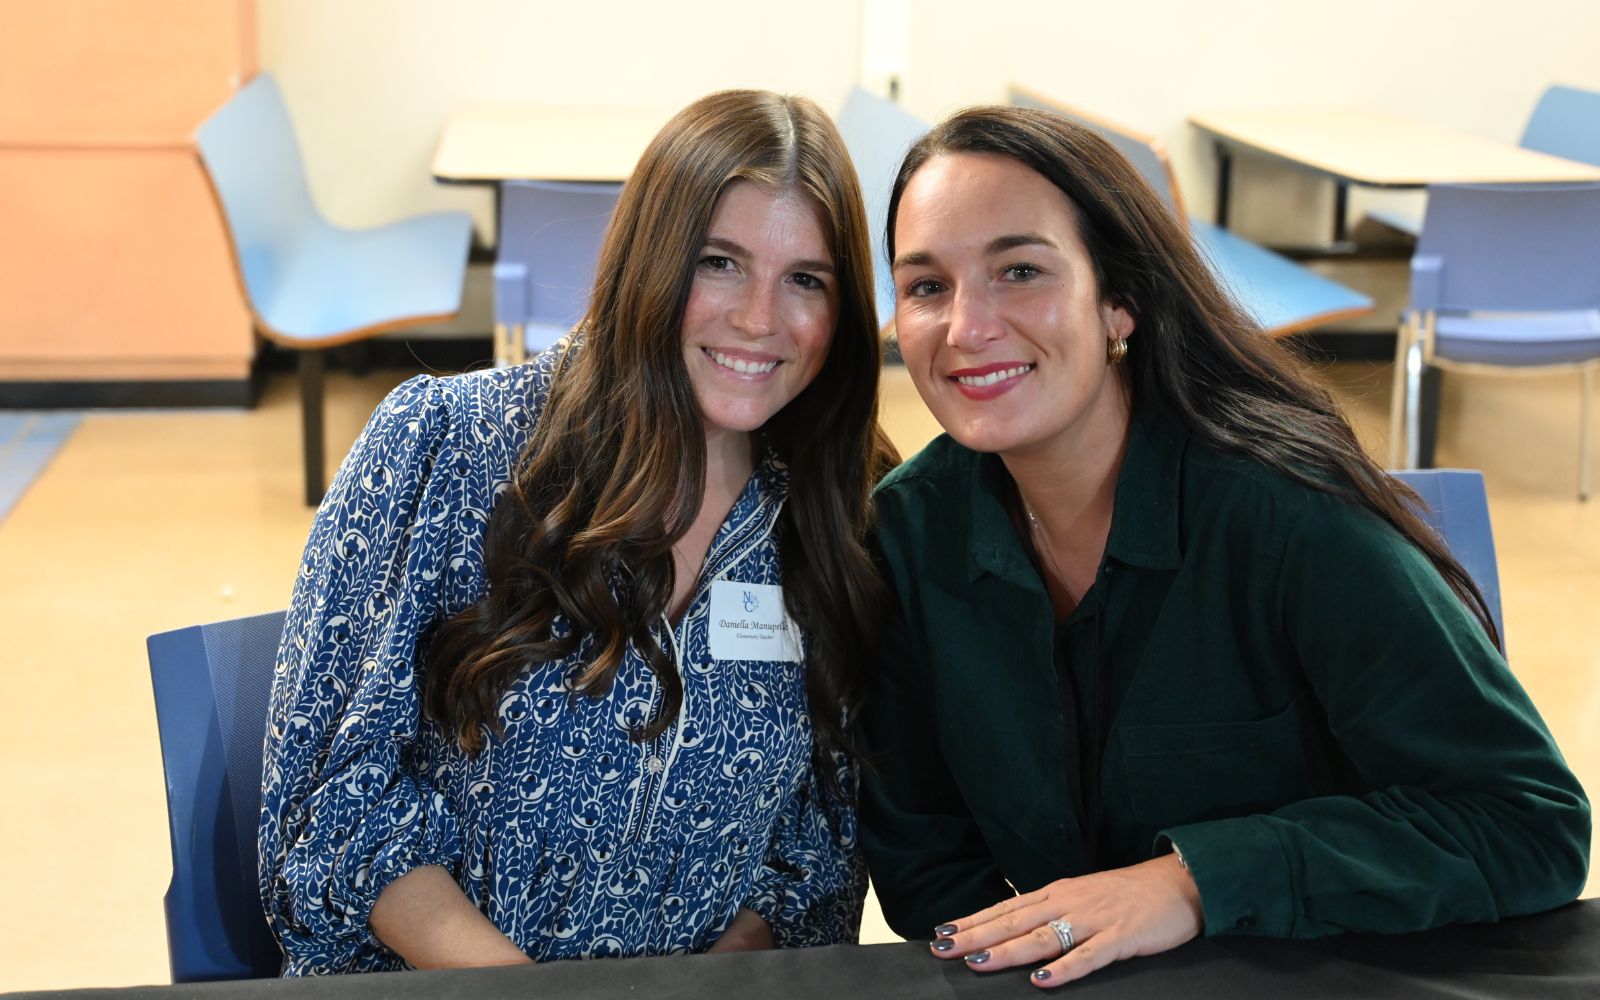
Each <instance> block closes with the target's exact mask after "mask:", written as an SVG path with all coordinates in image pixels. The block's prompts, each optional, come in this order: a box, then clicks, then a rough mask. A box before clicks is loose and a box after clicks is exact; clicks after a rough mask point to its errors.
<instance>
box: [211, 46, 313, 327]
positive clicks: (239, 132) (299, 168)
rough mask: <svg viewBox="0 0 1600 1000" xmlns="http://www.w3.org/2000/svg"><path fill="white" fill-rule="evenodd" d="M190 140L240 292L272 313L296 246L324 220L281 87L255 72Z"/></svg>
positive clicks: (265, 312)
mask: <svg viewBox="0 0 1600 1000" xmlns="http://www.w3.org/2000/svg"><path fill="white" fill-rule="evenodd" d="M195 144H196V145H197V146H198V147H199V149H200V157H201V159H203V160H204V161H205V165H206V171H207V172H208V173H209V174H210V175H211V183H212V186H213V187H214V188H215V190H216V192H217V199H218V201H220V202H221V204H222V211H223V214H225V215H226V216H227V219H228V229H229V232H230V235H231V237H232V239H233V244H234V252H235V255H236V257H237V259H238V262H239V270H240V273H241V276H242V277H243V279H244V285H245V292H246V294H247V295H248V296H249V297H250V302H251V304H252V305H253V306H254V308H255V312H256V314H257V315H259V316H262V317H265V318H268V319H269V320H270V319H271V317H272V314H273V310H272V302H271V290H272V289H274V288H278V287H281V286H282V285H283V284H284V283H285V281H286V279H287V275H286V274H285V269H286V268H287V267H289V266H290V264H291V263H292V262H293V261H294V260H295V258H296V252H297V250H298V248H299V247H301V246H303V245H304V244H305V243H306V242H307V241H308V240H310V239H312V238H314V236H315V235H316V234H317V232H318V231H319V230H323V229H326V228H328V223H327V222H326V221H325V220H324V219H323V218H322V216H321V214H319V213H318V212H317V206H316V202H314V201H313V200H312V197H311V188H310V187H309V186H308V185H307V183H306V175H305V167H304V164H303V163H302V162H301V159H300V143H299V140H297V139H296V138H295V134H294V125H293V123H292V122H291V121H290V119H289V108H288V106H287V105H286V104H285V103H284V100H283V92H282V91H280V90H279V89H278V82H277V81H276V80H275V79H273V77H272V74H270V73H262V74H261V75H259V76H257V77H256V78H255V79H254V80H251V81H250V82H249V83H247V84H245V85H244V86H243V87H241V88H239V90H238V92H237V93H235V94H234V95H233V97H232V98H230V99H229V100H228V102H227V103H226V104H224V105H223V106H222V107H221V108H218V109H217V111H216V112H215V113H213V114H212V115H211V117H210V118H207V119H206V121H205V123H204V124H202V125H201V126H200V128H199V130H198V131H197V132H196V133H195Z"/></svg>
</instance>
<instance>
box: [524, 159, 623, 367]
mask: <svg viewBox="0 0 1600 1000" xmlns="http://www.w3.org/2000/svg"><path fill="white" fill-rule="evenodd" d="M621 192H622V185H620V184H581V183H572V182H565V181H506V182H504V183H503V184H502V185H501V187H500V219H499V226H500V237H499V242H500V248H499V253H498V257H497V260H496V263H495V268H494V279H495V281H494V288H495V297H494V315H495V323H496V324H501V325H506V326H520V327H522V328H523V329H524V340H525V342H526V349H527V350H528V351H530V352H537V351H542V350H544V349H545V348H546V347H549V346H550V345H551V344H554V343H555V342H556V341H557V340H559V339H560V338H561V337H562V336H564V335H565V334H566V333H567V332H568V331H569V330H571V329H572V327H573V326H574V325H576V324H577V322H578V321H579V320H580V319H582V318H583V313H584V310H585V309H586V308H587V306H588V303H589V291H590V288H591V286H592V285H593V284H594V272H595V265H596V264H597V263H599V260H600V244H601V242H602V240H603V239H604V237H605V231H606V226H607V225H609V224H610V222H611V214H612V212H613V210H615V209H616V207H617V197H618V195H620V194H621Z"/></svg>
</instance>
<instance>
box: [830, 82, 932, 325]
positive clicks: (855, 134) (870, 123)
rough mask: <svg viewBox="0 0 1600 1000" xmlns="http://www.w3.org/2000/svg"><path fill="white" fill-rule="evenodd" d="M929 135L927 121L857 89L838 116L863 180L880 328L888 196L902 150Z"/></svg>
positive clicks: (887, 277)
mask: <svg viewBox="0 0 1600 1000" xmlns="http://www.w3.org/2000/svg"><path fill="white" fill-rule="evenodd" d="M927 131H928V123H927V122H925V121H923V120H922V119H920V118H918V117H916V116H915V115H913V114H911V113H909V112H907V111H906V110H905V109H904V108H902V107H900V105H898V104H895V103H894V102H893V101H888V100H885V99H883V98H881V97H878V96H877V95H875V94H869V93H868V92H867V91H865V90H862V89H861V88H860V87H856V88H855V89H853V90H851V91H850V94H849V96H848V97H846V98H845V102H844V109H843V110H841V111H840V112H839V134H840V135H841V136H843V137H844V144H845V147H846V148H847V149H849V151H850V159H851V160H852V161H854V163H855V167H856V175H857V176H858V177H859V178H860V179H861V197H862V200H863V201H865V202H866V205H867V231H868V233H869V234H870V235H871V238H872V271H873V275H874V278H875V281H874V283H875V285H876V287H875V288H874V289H873V292H874V295H873V298H874V300H875V302H876V303H877V308H878V326H879V328H880V329H887V328H888V326H889V324H890V323H893V322H894V275H893V274H891V273H890V272H889V259H888V249H887V245H888V244H887V242H886V240H885V236H884V226H885V225H886V224H887V223H888V222H889V221H890V220H889V196H890V194H892V193H893V191H894V179H895V175H896V174H898V173H899V172H900V161H901V160H904V159H905V156H906V150H908V149H910V148H911V144H912V143H914V142H916V141H917V140H918V139H920V138H922V137H923V135H925V134H926V133H927Z"/></svg>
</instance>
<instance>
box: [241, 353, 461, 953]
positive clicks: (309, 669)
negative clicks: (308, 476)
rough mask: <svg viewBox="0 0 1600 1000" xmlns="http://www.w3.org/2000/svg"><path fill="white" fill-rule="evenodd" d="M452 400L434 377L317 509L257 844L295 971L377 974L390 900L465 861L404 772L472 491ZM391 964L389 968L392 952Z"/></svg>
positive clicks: (271, 735)
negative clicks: (389, 892) (427, 653)
mask: <svg viewBox="0 0 1600 1000" xmlns="http://www.w3.org/2000/svg"><path fill="white" fill-rule="evenodd" d="M453 440H454V437H453V432H452V428H451V426H450V413H449V406H448V398H447V394H446V392H445V390H444V388H443V387H442V383H440V382H439V381H438V380H435V379H431V378H428V377H426V376H423V377H418V378H416V379H412V380H411V381H409V382H406V383H405V384H404V385H402V386H400V387H399V388H397V389H395V390H394V392H393V393H391V394H390V395H389V397H388V398H387V399H385V400H384V402H383V403H382V405H380V406H379V407H378V409H377V411H376V412H375V413H374V415H373V417H372V419H371V421H370V422H369V423H368V425H367V427H366V429H365V430H364V431H363V432H362V435H361V437H360V438H359V440H357V442H356V444H355V445H354V447H353V448H352V449H351V452H350V454H349V456H348V457H347V458H346V460H345V462H344V464H343V466H342V467H341V468H340V470H339V473H338V475H337V477H336V478H335V480H334V483H333V486H332V488H331V489H330V491H329V493H328V496H327V498H326V499H325V500H324V501H323V504H322V507H321V509H320V510H319V511H318V513H317V516H316V521H315V524H314V526H313V528H312V531H311V536H310V540H309V541H308V543H307V545H306V551H305V557H304V562H303V564H302V568H301V572H300V576H299V578H298V580H297V582H296V586H295V592H294V598H293V601H292V603H291V606H290V608H289V613H288V620H287V623H286V626H285V631H284V637H283V643H282V646H281V648H280V650H279V656H278V663H277V677H276V679H275V682H274V685H273V693H272V702H271V706H270V710H269V716H268V730H267V739H266V746H265V755H264V757H265V759H264V770H263V801H262V814H261V827H260V831H259V847H260V857H261V869H260V878H261V886H262V898H263V900H264V901H265V904H266V906H267V909H268V913H269V917H270V920H271V922H272V924H273V927H274V929H275V931H276V932H277V934H278V937H279V940H280V942H281V943H282V945H283V948H284V951H285V954H286V955H287V964H286V969H285V971H286V972H287V973H288V974H299V973H308V972H325V971H354V970H359V969H362V968H370V967H372V963H373V962H374V961H377V960H382V959H385V958H386V957H387V956H386V952H385V951H384V950H383V949H382V946H381V945H380V944H379V943H378V942H377V940H376V938H374V937H373V936H372V934H371V932H370V931H369V930H368V927H367V920H368V916H369V914H370V913H371V910H372V905H373V903H374V902H375V901H376V899H377V897H378V894H379V893H380V892H381V891H382V890H383V889H384V887H385V886H387V885H388V884H389V883H390V882H391V881H393V880H394V879H395V878H397V877H399V876H400V875H402V874H404V873H405V872H407V871H410V870H411V869H413V868H415V867H418V866H421V865H430V864H437V865H442V866H445V867H446V868H454V867H455V866H457V865H458V863H459V859H460V856H461V840H460V832H459V829H458V823H457V818H456V816H455V815H454V814H453V812H452V810H451V808H450V806H449V805H448V803H447V802H446V800H445V798H444V796H442V795H441V794H440V793H439V792H438V791H437V790H436V789H434V788H433V787H431V786H430V784H429V782H428V781H427V780H426V778H425V777H424V776H422V775H419V774H415V773H412V772H411V771H410V770H408V768H407V766H406V753H407V748H408V747H410V746H412V745H413V744H414V742H415V741H416V738H417V733H418V727H419V724H420V722H419V720H420V702H421V696H420V684H419V677H418V672H419V668H420V663H419V651H418V643H419V639H420V637H421V636H423V635H424V634H425V633H426V631H427V630H428V629H429V628H430V627H431V626H432V625H434V624H435V623H436V622H437V621H438V620H439V619H440V617H441V615H442V613H443V607H444V605H445V603H446V590H447V587H448V585H449V580H450V564H451V559H452V557H453V555H454V553H453V552H452V544H453V543H452V538H453V535H454V530H453V529H454V523H453V522H454V517H447V516H445V514H446V512H448V511H451V510H452V505H451V503H449V502H448V501H449V500H450V499H451V498H452V491H453V490H457V489H459V488H460V487H459V477H458V475H457V469H456V465H455V460H456V458H457V456H456V453H455V446H454V444H453ZM389 960H390V961H392V959H389Z"/></svg>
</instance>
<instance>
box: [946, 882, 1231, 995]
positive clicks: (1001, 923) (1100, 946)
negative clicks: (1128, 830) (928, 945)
mask: <svg viewBox="0 0 1600 1000" xmlns="http://www.w3.org/2000/svg"><path fill="white" fill-rule="evenodd" d="M1052 920H1063V921H1066V922H1067V923H1069V924H1070V925H1071V928H1072V939H1073V947H1072V948H1071V950H1069V951H1067V952H1066V953H1065V954H1063V953H1062V950H1061V945H1062V941H1061V938H1060V936H1059V935H1057V933H1056V931H1055V929H1054V928H1053V927H1051V926H1050V922H1051V921H1052ZM1204 926H1205V916H1204V911H1202V909H1201V907H1200V890H1199V889H1198V888H1196V887H1195V884H1194V879H1193V878H1191V877H1190V875H1189V871H1188V869H1186V868H1184V867H1183V866H1182V865H1181V864H1179V862H1178V857H1177V855H1175V854H1168V855H1165V856H1163V857H1159V858H1155V859H1153V860H1150V861H1145V862H1142V863H1140V864H1137V865H1133V866H1132V867H1130V868H1114V869H1112V870H1110V871H1104V872H1096V873H1095V874H1093V875H1085V876H1083V877H1081V878H1064V879H1061V880H1060V881H1058V882H1052V883H1050V884H1049V885H1047V886H1045V887H1044V888H1043V889H1040V890H1038V891H1037V892H1030V893H1028V894H1027V895H1025V896H1017V897H1014V898H1012V899H1008V900H1006V901H1005V902H1003V903H997V904H995V905H994V906H991V907H989V908H988V909H987V910H983V911H980V912H978V913H974V914H973V915H972V916H970V917H963V918H961V919H960V920H956V921H953V922H952V923H949V924H944V925H942V926H941V927H939V928H938V930H937V931H936V932H935V933H936V934H937V935H938V936H937V937H935V938H934V940H933V942H932V948H933V953H934V954H935V955H937V956H938V957H940V958H960V959H965V960H966V963H967V967H968V968H970V969H973V970H974V971H977V972H990V971H996V970H999V969H1009V968H1014V967H1016V966H1019V965H1030V964H1032V963H1034V962H1047V963H1048V964H1046V965H1044V966H1043V967H1042V968H1039V969H1037V970H1035V971H1034V973H1033V977H1032V978H1033V983H1034V985H1036V986H1042V987H1045V988H1049V987H1052V986H1059V985H1061V984H1062V983H1067V982H1071V981H1072V980H1074V979H1080V978H1082V977H1084V976H1087V975H1088V974H1089V973H1091V972H1093V971H1094V970H1096V969H1099V968H1103V967H1105V966H1107V965H1110V964H1111V963H1112V962H1115V961H1118V960H1120V959H1124V958H1132V957H1134V956H1135V955H1154V954H1157V953H1159V952H1163V951H1167V950H1168V949H1170V948H1176V947H1177V946H1178V945H1180V944H1183V943H1184V942H1185V941H1188V940H1190V939H1191V938H1194V937H1196V936H1197V935H1199V933H1200V931H1201V930H1202V929H1203V928H1204ZM946 942H948V943H946Z"/></svg>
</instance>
